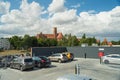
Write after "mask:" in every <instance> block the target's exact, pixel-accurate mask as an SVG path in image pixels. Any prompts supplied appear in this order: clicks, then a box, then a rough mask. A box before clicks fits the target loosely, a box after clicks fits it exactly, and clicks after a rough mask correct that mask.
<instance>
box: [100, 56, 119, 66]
mask: <svg viewBox="0 0 120 80" xmlns="http://www.w3.org/2000/svg"><path fill="white" fill-rule="evenodd" d="M102 62H103V63H105V64H109V63H117V64H120V54H109V55H105V56H103V57H102Z"/></svg>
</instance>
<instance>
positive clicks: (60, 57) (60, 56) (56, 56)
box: [48, 53, 68, 63]
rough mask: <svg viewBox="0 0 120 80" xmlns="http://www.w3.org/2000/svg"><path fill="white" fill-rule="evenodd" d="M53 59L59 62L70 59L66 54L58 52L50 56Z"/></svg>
mask: <svg viewBox="0 0 120 80" xmlns="http://www.w3.org/2000/svg"><path fill="white" fill-rule="evenodd" d="M48 58H49V59H50V60H51V61H57V62H59V63H61V62H66V61H68V58H67V56H66V55H65V54H61V53H56V54H52V55H51V56H49V57H48Z"/></svg>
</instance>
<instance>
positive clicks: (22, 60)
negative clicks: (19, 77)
mask: <svg viewBox="0 0 120 80" xmlns="http://www.w3.org/2000/svg"><path fill="white" fill-rule="evenodd" d="M10 68H16V69H20V70H21V71H23V70H26V69H33V68H34V63H33V59H32V58H31V57H18V58H14V59H13V60H12V61H11V62H10Z"/></svg>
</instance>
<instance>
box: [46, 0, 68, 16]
mask: <svg viewBox="0 0 120 80" xmlns="http://www.w3.org/2000/svg"><path fill="white" fill-rule="evenodd" d="M64 3H65V0H52V3H51V4H50V5H49V7H48V11H49V12H50V14H53V13H57V12H64V11H65V10H66V8H65V7H64Z"/></svg>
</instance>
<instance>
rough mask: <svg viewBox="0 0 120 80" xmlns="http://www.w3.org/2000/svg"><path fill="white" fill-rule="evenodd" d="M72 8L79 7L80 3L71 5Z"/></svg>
mask: <svg viewBox="0 0 120 80" xmlns="http://www.w3.org/2000/svg"><path fill="white" fill-rule="evenodd" d="M71 7H72V8H79V7H80V4H77V5H73V6H71Z"/></svg>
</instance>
